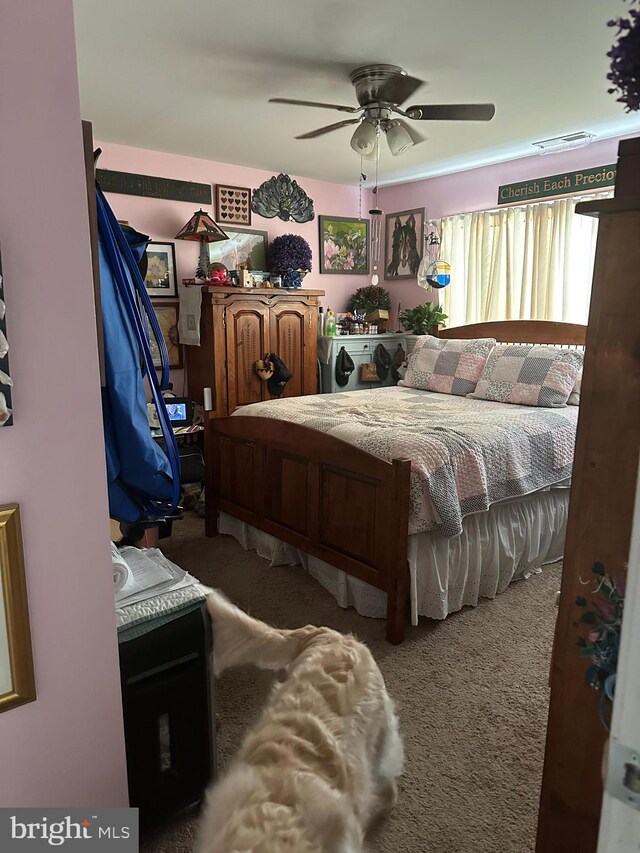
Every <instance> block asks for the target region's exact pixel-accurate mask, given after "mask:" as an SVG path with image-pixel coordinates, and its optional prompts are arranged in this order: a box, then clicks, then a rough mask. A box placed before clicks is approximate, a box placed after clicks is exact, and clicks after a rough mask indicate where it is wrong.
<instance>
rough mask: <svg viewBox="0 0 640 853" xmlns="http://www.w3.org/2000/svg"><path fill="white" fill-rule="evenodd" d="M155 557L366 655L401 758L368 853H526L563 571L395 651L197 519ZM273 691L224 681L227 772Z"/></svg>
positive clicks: (186, 843)
mask: <svg viewBox="0 0 640 853" xmlns="http://www.w3.org/2000/svg"><path fill="white" fill-rule="evenodd" d="M161 546H162V548H163V550H164V551H165V553H166V554H167V556H168V557H170V558H171V559H172V560H174V561H175V562H176V563H178V564H179V565H181V566H182V567H183V568H185V569H187V570H188V571H189V572H191V573H192V574H193V575H195V576H196V577H198V578H199V579H200V580H201V581H202V582H203V583H206V584H209V585H211V586H215V587H219V588H220V589H222V590H224V591H225V592H226V593H227V594H228V595H229V596H230V597H231V599H232V600H233V601H235V602H236V603H237V604H239V605H240V606H242V607H244V608H245V609H247V610H249V611H250V612H251V613H252V614H253V615H254V616H257V617H259V618H261V619H265V620H267V621H269V622H271V623H273V624H275V625H278V626H281V627H295V626H298V625H305V624H307V623H309V622H314V623H318V624H325V625H330V626H331V627H333V628H337V629H338V630H340V631H352V632H354V633H355V634H357V635H358V636H359V637H360V639H362V640H364V641H365V642H366V643H367V644H368V645H369V647H370V648H371V650H372V651H373V653H374V655H375V657H376V660H377V661H378V663H379V665H380V668H381V669H382V673H383V675H384V677H385V680H386V683H387V686H388V689H389V692H390V693H391V695H392V696H393V697H394V698H395V700H396V702H397V706H398V712H399V716H400V725H401V731H402V734H403V737H404V742H405V748H406V754H407V763H406V771H405V774H404V776H403V778H402V780H401V784H400V795H399V800H398V806H397V808H396V809H395V811H394V812H393V814H392V815H391V816H390V817H389V818H388V819H387V820H386V821H385V822H384V823H383V824H382V825H381V826H380V827H379V828H377V830H376V832H375V833H374V834H373V835H372V836H371V838H370V840H369V849H370V850H371V851H372V853H373V851H379V853H405V851H406V853H431V851H433V852H434V853H435V852H436V851H437V853H529V851H533V849H534V839H535V826H536V816H537V810H538V794H539V787H540V779H541V772H542V760H543V753H544V736H545V728H546V717H547V703H548V689H547V678H548V668H549V661H550V656H551V645H552V635H553V628H554V620H555V616H556V608H555V607H554V596H555V593H556V590H557V589H559V583H560V566H559V565H556V566H552V567H547V568H545V569H544V572H543V573H542V574H541V575H536V576H534V577H532V578H530V579H529V580H527V581H520V582H517V583H515V584H513V585H512V586H511V587H509V589H508V590H507V591H506V592H505V593H504V594H503V595H501V596H500V597H499V598H497V599H496V600H495V601H488V600H484V601H482V602H481V604H480V606H479V607H477V608H474V609H470V608H467V609H465V610H463V611H462V612H460V613H457V614H454V615H452V616H450V617H449V618H448V619H447V620H446V621H444V622H429V621H427V620H423V622H422V623H421V624H420V626H419V627H417V628H410V629H409V630H408V635H407V639H406V640H405V642H404V643H403V644H402V645H401V646H391V645H389V644H388V643H387V642H386V641H385V639H384V624H383V622H382V621H380V620H373V619H366V618H364V617H361V616H358V614H357V613H356V612H355V611H354V610H341V609H340V608H339V607H338V605H337V604H336V603H335V601H334V599H333V598H332V597H331V596H330V595H329V594H328V593H327V592H325V591H324V589H322V587H320V586H319V584H317V583H316V581H314V580H312V579H311V578H310V577H309V576H308V575H307V574H306V573H305V572H304V570H303V569H301V568H300V567H282V568H271V567H270V566H269V565H268V563H267V562H266V561H265V560H263V559H261V558H260V557H258V556H257V555H256V554H254V553H253V552H244V551H243V550H242V549H241V548H240V546H239V545H238V544H237V542H235V540H233V539H231V538H229V537H226V536H221V537H218V538H217V539H211V540H208V539H205V537H204V522H202V521H201V520H200V519H198V518H196V516H194V515H193V514H191V513H188V514H187V516H186V517H185V519H184V520H183V521H182V522H180V523H177V524H175V525H174V535H173V536H172V538H171V539H169V540H164V541H163V542H161ZM270 683H271V676H270V675H269V674H267V673H260V672H258V671H256V670H254V669H253V668H246V669H242V670H236V671H233V672H229V673H226V674H225V675H224V676H223V678H222V679H221V680H220V682H219V684H218V687H217V705H218V707H217V711H218V715H219V717H220V731H219V735H218V747H219V758H220V768H221V769H224V766H225V765H226V764H227V762H228V761H229V759H230V757H231V756H232V755H233V753H234V751H235V750H236V749H237V747H238V745H239V743H240V742H241V740H242V737H243V734H244V732H245V730H246V728H247V726H248V725H249V724H250V723H251V722H252V721H253V720H254V719H255V717H256V715H257V713H258V711H259V709H260V707H261V705H262V703H263V701H264V697H265V695H266V691H267V689H268V686H269V684H270ZM196 823H197V811H196V810H195V809H191V810H187V811H186V812H183V813H182V814H181V815H178V816H177V817H176V818H174V819H173V820H171V821H170V822H168V823H167V824H166V825H164V826H163V827H161V828H160V829H158V830H157V831H156V832H154V834H153V835H150V836H148V837H147V838H146V839H145V841H144V844H143V846H142V851H143V853H189V851H190V850H191V845H192V843H193V838H194V832H195V828H196Z"/></svg>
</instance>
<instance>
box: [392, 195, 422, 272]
mask: <svg viewBox="0 0 640 853" xmlns="http://www.w3.org/2000/svg"><path fill="white" fill-rule="evenodd" d="M384 235H385V242H384V277H385V279H387V280H390V279H396V278H416V276H417V274H418V267H419V266H420V261H421V260H422V248H423V242H424V239H423V235H424V207H418V208H415V209H414V210H401V211H400V212H399V213H387V215H386V217H385V231H384Z"/></svg>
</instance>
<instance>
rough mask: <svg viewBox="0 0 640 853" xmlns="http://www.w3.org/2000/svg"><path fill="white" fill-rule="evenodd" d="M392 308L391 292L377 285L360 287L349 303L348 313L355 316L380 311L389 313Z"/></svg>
mask: <svg viewBox="0 0 640 853" xmlns="http://www.w3.org/2000/svg"><path fill="white" fill-rule="evenodd" d="M390 308H391V299H390V297H389V291H388V290H385V289H384V287H380V286H379V285H375V284H370V285H369V286H368V287H359V288H358V289H357V290H356V292H355V293H354V294H352V295H351V297H350V298H349V302H348V303H347V311H352V312H353V313H355V314H368V313H369V312H371V311H377V310H378V309H382V310H384V311H388V310H389V309H390Z"/></svg>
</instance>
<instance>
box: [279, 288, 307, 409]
mask: <svg viewBox="0 0 640 853" xmlns="http://www.w3.org/2000/svg"><path fill="white" fill-rule="evenodd" d="M316 338H317V316H316V309H314V308H313V307H311V306H309V305H305V304H304V303H297V304H296V303H290V304H280V305H274V307H273V308H272V309H271V348H272V351H273V352H275V353H276V355H278V356H279V357H280V358H281V359H282V361H284V363H285V364H286V365H287V367H288V368H289V370H290V371H291V372H292V374H293V376H292V377H291V379H290V380H289V382H288V383H287V385H286V386H285V389H284V392H283V394H282V396H283V397H299V396H301V395H302V394H312V393H315V377H316V372H317V367H316V356H315V354H312V353H310V352H309V351H308V348H309V343H310V341H313V344H314V346H313V347H312V349H313V350H314V353H315V342H316ZM310 355H313V359H312V360H313V364H312V365H310V361H311V359H310V357H309V356H310ZM310 372H311V376H310V375H309V374H310Z"/></svg>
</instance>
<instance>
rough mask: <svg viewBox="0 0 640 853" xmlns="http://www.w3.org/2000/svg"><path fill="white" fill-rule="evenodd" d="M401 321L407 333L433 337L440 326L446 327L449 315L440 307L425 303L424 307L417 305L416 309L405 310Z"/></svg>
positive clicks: (401, 315)
mask: <svg viewBox="0 0 640 853" xmlns="http://www.w3.org/2000/svg"><path fill="white" fill-rule="evenodd" d="M399 319H400V322H401V323H402V325H403V326H404V328H405V329H406V330H407V332H412V333H413V334H414V335H432V334H433V333H434V332H435V331H436V330H437V329H438V326H444V325H445V323H444V321H445V320H446V319H447V315H446V314H445V313H444V311H443V310H442V308H441V306H440V305H435V304H434V303H433V302H425V303H424V304H423V305H416V307H415V308H405V310H404V311H403V312H402V313H401V314H400V318H399Z"/></svg>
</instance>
